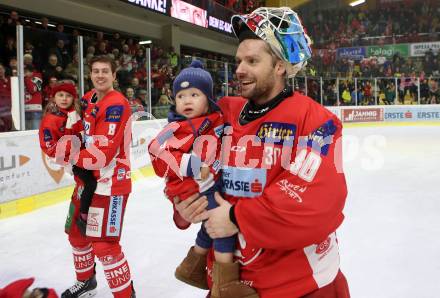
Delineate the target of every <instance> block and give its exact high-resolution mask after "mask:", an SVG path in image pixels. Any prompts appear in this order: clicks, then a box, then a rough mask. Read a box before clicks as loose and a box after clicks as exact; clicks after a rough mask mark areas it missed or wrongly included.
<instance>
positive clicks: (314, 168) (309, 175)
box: [290, 149, 322, 182]
mask: <svg viewBox="0 0 440 298" xmlns="http://www.w3.org/2000/svg"><path fill="white" fill-rule="evenodd" d="M321 162H322V159H321V156H320V155H319V154H317V153H315V152H313V151H310V152H307V150H306V149H304V150H301V151H300V152H299V153H298V155H297V156H296V158H295V162H294V163H292V164H291V165H290V172H291V173H292V174H293V175H296V176H298V177H300V178H301V179H303V180H305V181H307V182H312V181H313V179H314V178H315V176H316V173H317V172H318V169H319V166H320V165H321Z"/></svg>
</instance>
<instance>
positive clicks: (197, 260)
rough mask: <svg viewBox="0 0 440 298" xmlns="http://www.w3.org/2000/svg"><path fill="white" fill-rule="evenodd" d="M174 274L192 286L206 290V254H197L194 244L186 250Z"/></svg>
mask: <svg viewBox="0 0 440 298" xmlns="http://www.w3.org/2000/svg"><path fill="white" fill-rule="evenodd" d="M174 276H175V277H176V278H177V279H178V280H180V281H182V282H184V283H186V284H189V285H191V286H193V287H197V288H200V289H204V290H208V289H209V288H208V282H207V280H206V255H201V254H198V253H196V252H195V251H194V246H193V247H191V248H190V249H189V251H188V255H187V256H186V257H185V259H183V261H182V263H180V265H179V266H178V267H177V268H176V272H175V273H174Z"/></svg>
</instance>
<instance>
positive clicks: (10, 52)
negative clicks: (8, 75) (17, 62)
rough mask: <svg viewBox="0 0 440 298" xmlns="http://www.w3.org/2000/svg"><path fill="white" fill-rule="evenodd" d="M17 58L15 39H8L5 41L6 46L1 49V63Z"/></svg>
mask: <svg viewBox="0 0 440 298" xmlns="http://www.w3.org/2000/svg"><path fill="white" fill-rule="evenodd" d="M16 56H17V48H16V46H15V39H14V38H13V37H8V38H7V39H6V45H5V47H4V48H3V57H0V59H3V63H6V62H8V61H10V60H11V59H12V58H14V57H16Z"/></svg>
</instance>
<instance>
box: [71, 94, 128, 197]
mask: <svg viewBox="0 0 440 298" xmlns="http://www.w3.org/2000/svg"><path fill="white" fill-rule="evenodd" d="M81 105H82V107H83V110H84V115H83V123H84V141H85V146H86V148H85V149H83V150H81V152H80V153H79V157H78V161H77V163H76V165H77V166H79V167H81V168H85V169H89V170H94V171H93V173H94V176H95V178H96V180H97V182H98V185H97V187H96V191H95V193H96V194H99V195H104V196H110V195H125V194H128V193H130V192H131V172H130V170H131V167H130V143H131V119H130V116H131V111H130V105H129V104H128V101H127V99H126V98H125V97H124V95H122V94H121V93H120V92H118V91H115V90H113V91H110V92H108V93H107V94H106V95H105V96H104V97H103V98H101V99H100V100H99V101H97V96H96V94H95V91H94V90H92V91H89V92H88V93H86V94H85V95H84V97H83V98H82V99H81Z"/></svg>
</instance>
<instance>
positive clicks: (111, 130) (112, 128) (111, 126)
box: [108, 123, 116, 136]
mask: <svg viewBox="0 0 440 298" xmlns="http://www.w3.org/2000/svg"><path fill="white" fill-rule="evenodd" d="M115 131H116V124H115V123H110V124H109V125H108V135H109V136H114V135H115Z"/></svg>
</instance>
